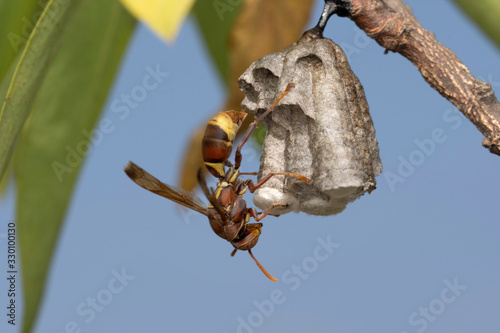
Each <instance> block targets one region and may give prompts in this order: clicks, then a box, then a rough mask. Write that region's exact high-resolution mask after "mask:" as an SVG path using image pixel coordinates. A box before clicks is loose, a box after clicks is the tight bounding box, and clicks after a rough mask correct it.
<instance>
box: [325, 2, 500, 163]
mask: <svg viewBox="0 0 500 333" xmlns="http://www.w3.org/2000/svg"><path fill="white" fill-rule="evenodd" d="M327 7H329V10H330V11H331V7H334V9H335V12H336V13H337V14H338V15H339V16H346V17H349V18H350V19H351V20H353V21H354V22H355V23H356V25H357V26H358V27H359V28H360V29H362V30H364V31H365V32H366V34H367V35H368V36H370V37H371V38H373V39H375V40H376V41H377V43H378V44H379V45H380V46H382V47H384V48H385V49H386V52H388V51H392V52H398V53H400V54H401V55H403V56H404V57H405V58H407V59H408V60H410V61H411V62H412V63H413V64H414V65H415V66H416V67H417V68H418V70H419V71H420V72H421V73H422V76H423V77H424V79H425V80H426V81H427V82H428V83H429V84H430V85H431V86H432V88H434V89H436V90H437V91H438V92H439V93H440V94H441V95H442V96H443V97H445V98H446V99H448V100H449V101H450V102H451V103H452V104H453V105H455V106H456V107H457V108H458V109H459V110H460V111H461V112H462V113H463V114H464V115H465V116H466V117H467V118H468V119H469V120H470V121H471V122H472V123H473V124H474V125H475V126H476V127H477V128H478V130H479V131H480V132H481V133H482V134H483V135H484V136H485V137H486V138H485V139H483V146H484V147H486V148H488V149H489V150H490V152H491V153H493V154H496V155H500V103H499V102H498V99H497V98H496V96H495V93H494V91H493V89H492V88H491V85H490V84H489V83H485V82H482V81H480V80H478V79H476V78H475V77H474V76H473V75H472V74H471V73H470V71H469V69H468V68H467V67H466V66H465V65H464V64H463V63H462V62H461V61H460V60H459V59H458V58H457V56H456V55H455V53H453V52H452V51H451V50H450V49H448V48H446V47H445V46H443V45H442V44H441V43H439V42H438V41H437V40H436V38H435V36H434V34H433V33H431V32H429V31H427V30H425V29H424V28H423V27H422V26H421V25H420V23H419V22H418V20H417V19H416V18H415V16H414V15H413V13H412V11H411V9H410V7H409V6H408V5H406V4H405V3H404V2H403V1H401V0H325V8H327ZM324 25H326V21H325V20H324V17H323V16H322V20H321V19H320V22H319V23H318V26H317V28H320V30H322V29H323V28H324Z"/></svg>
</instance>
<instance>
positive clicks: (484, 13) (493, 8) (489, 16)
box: [455, 0, 500, 46]
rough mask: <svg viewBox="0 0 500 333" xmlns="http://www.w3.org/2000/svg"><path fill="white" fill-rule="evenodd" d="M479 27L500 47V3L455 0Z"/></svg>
mask: <svg viewBox="0 0 500 333" xmlns="http://www.w3.org/2000/svg"><path fill="white" fill-rule="evenodd" d="M455 2H456V3H457V4H458V5H459V6H460V7H461V8H462V10H463V11H464V12H465V13H467V15H469V16H470V17H471V18H472V19H473V20H474V21H475V22H476V23H477V25H478V26H479V27H480V28H481V29H482V30H483V31H484V32H485V33H486V34H487V35H488V36H489V37H490V38H491V39H492V40H493V41H494V42H495V43H496V44H497V46H500V19H499V18H500V1H498V0H475V1H471V0H455Z"/></svg>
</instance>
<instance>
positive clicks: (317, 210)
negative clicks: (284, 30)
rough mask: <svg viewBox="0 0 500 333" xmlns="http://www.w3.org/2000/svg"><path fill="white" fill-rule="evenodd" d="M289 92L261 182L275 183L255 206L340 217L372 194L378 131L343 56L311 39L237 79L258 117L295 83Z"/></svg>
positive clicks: (275, 118) (273, 122) (274, 122)
mask: <svg viewBox="0 0 500 333" xmlns="http://www.w3.org/2000/svg"><path fill="white" fill-rule="evenodd" d="M290 82H294V83H295V88H293V89H292V90H291V91H290V93H289V94H288V95H287V96H285V98H283V99H282V100H281V102H280V103H279V104H278V106H277V107H276V109H275V110H274V111H272V112H271V113H270V114H269V116H267V117H266V118H265V119H264V121H263V125H264V126H266V127H267V134H266V137H265V140H264V145H263V147H262V156H261V164H260V171H259V179H260V178H262V177H263V176H265V175H266V174H268V173H270V172H291V173H296V174H300V175H303V176H306V177H308V178H309V179H311V180H312V185H308V184H306V183H305V182H303V181H300V180H298V179H296V178H293V177H289V176H287V177H284V176H275V177H272V178H271V179H270V180H269V181H268V182H267V183H265V184H264V185H263V186H262V187H261V188H259V189H258V190H257V191H256V192H255V195H254V203H255V205H256V206H257V207H259V208H261V209H265V208H267V207H269V206H271V205H272V204H273V203H276V202H281V203H286V204H288V207H285V208H277V209H276V210H274V211H273V213H274V214H284V213H287V212H290V211H296V212H298V211H303V212H305V213H308V214H313V215H333V214H338V213H340V212H342V211H343V210H344V209H345V207H346V205H347V204H348V203H349V202H352V201H354V200H356V199H357V198H359V197H360V196H362V195H363V194H364V193H365V192H371V191H372V190H374V189H375V185H376V182H375V176H378V175H379V174H380V173H381V172H382V163H381V161H380V157H379V149H378V144H377V139H376V138H375V129H374V127H373V122H372V119H371V117H370V113H369V111H368V104H367V102H366V98H365V94H364V91H363V87H362V86H361V84H360V82H359V80H358V78H357V77H356V75H354V73H353V72H352V70H351V68H350V66H349V64H348V62H347V58H346V56H345V54H344V52H343V51H342V49H341V48H340V47H339V46H338V45H337V44H335V43H334V42H332V41H331V40H330V39H326V38H322V37H319V36H317V35H315V34H314V33H311V32H310V31H309V32H306V33H305V34H304V35H303V36H302V37H301V39H300V40H299V41H298V42H296V43H295V44H293V45H291V46H289V47H288V48H286V49H285V50H283V51H281V52H277V53H273V54H269V55H267V56H264V57H263V58H261V59H259V60H258V61H256V62H254V63H253V64H252V65H251V66H250V67H249V68H248V69H247V70H246V71H245V73H243V75H242V76H241V77H240V79H239V85H240V88H241V89H242V90H243V92H244V93H245V99H244V100H243V102H242V105H243V106H244V107H245V108H247V109H248V111H249V112H251V113H255V114H256V115H258V114H261V113H262V112H264V111H265V110H267V109H268V108H269V107H270V106H271V105H272V103H273V102H274V100H275V99H276V97H277V96H279V95H280V94H281V93H282V92H283V91H284V90H285V88H286V86H287V85H288V84H289V83H290Z"/></svg>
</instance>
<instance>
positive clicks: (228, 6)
mask: <svg viewBox="0 0 500 333" xmlns="http://www.w3.org/2000/svg"><path fill="white" fill-rule="evenodd" d="M242 3H243V0H239V1H234V0H215V1H206V0H199V1H196V3H195V5H194V7H193V11H192V12H193V14H194V17H195V18H196V21H197V22H198V26H199V29H200V32H201V34H202V35H203V38H204V39H205V44H206V45H207V48H208V51H209V52H210V55H211V56H212V59H213V61H214V62H215V65H216V66H217V69H218V71H219V74H220V76H221V78H222V80H223V81H224V83H225V84H226V85H228V82H229V58H228V53H229V44H228V36H229V31H230V30H231V27H232V26H233V23H234V21H235V19H236V17H238V13H239V11H240V9H241V7H242Z"/></svg>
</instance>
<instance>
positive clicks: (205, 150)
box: [125, 83, 311, 281]
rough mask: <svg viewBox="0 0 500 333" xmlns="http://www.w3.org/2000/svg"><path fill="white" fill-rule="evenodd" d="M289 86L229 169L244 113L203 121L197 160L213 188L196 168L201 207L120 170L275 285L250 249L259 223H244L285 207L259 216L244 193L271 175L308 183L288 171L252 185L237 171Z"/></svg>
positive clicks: (134, 168)
mask: <svg viewBox="0 0 500 333" xmlns="http://www.w3.org/2000/svg"><path fill="white" fill-rule="evenodd" d="M294 86H295V85H294V84H293V83H290V84H288V86H287V87H286V89H285V91H284V92H283V93H281V95H280V96H279V97H278V98H277V99H276V100H275V101H274V103H273V104H272V105H271V107H270V108H269V109H268V110H267V111H265V112H264V113H263V114H262V115H261V116H260V117H258V118H257V119H256V120H255V121H254V122H252V123H251V124H250V126H249V127H248V130H247V131H246V133H245V135H244V137H243V139H242V141H241V142H240V143H239V145H238V146H237V148H236V153H235V163H234V165H233V164H232V163H231V162H230V161H229V160H228V159H229V157H230V155H231V151H232V148H233V142H234V139H235V137H236V134H237V132H238V130H239V128H240V126H241V124H242V123H243V121H244V120H245V118H246V117H247V113H244V112H237V111H222V112H220V113H218V114H217V115H216V116H215V117H214V118H213V119H211V120H210V121H209V122H208V124H207V126H206V129H205V133H204V136H203V140H202V155H203V161H204V164H205V167H206V169H207V170H208V172H210V174H212V175H213V176H214V177H216V178H217V179H218V180H217V185H216V187H215V189H213V188H210V189H209V188H208V186H207V183H206V180H205V177H204V175H203V170H202V169H201V168H200V169H199V170H198V175H197V177H198V183H199V184H200V187H201V189H202V191H203V193H204V194H205V196H206V197H207V199H208V201H209V204H208V205H207V206H205V204H204V203H203V202H202V201H201V200H200V199H199V198H198V197H197V196H196V195H195V194H194V193H192V192H188V191H185V190H183V189H181V188H176V187H174V186H170V185H167V184H165V183H163V182H161V181H160V180H158V179H157V178H155V177H154V176H152V175H151V174H149V173H148V172H146V171H145V170H143V169H142V168H140V167H139V166H138V165H136V164H134V163H132V162H129V163H128V164H127V166H126V167H125V173H126V174H127V175H128V176H129V177H130V179H132V180H133V181H134V182H135V183H136V184H138V185H139V186H141V187H143V188H145V189H146V190H149V191H151V192H153V193H156V194H158V195H161V196H163V197H165V198H167V199H170V200H172V201H174V202H176V203H178V204H180V205H183V206H185V207H187V208H190V209H192V210H194V211H196V212H198V213H201V214H203V215H205V216H207V217H208V220H209V222H210V226H211V228H212V230H213V231H214V232H215V233H216V234H217V235H218V236H219V237H221V238H223V239H225V240H227V241H229V242H230V243H231V245H233V247H234V250H233V252H232V253H231V256H234V254H235V253H236V252H237V251H238V250H240V251H248V253H249V254H250V256H251V257H252V259H253V260H254V261H255V263H256V264H257V266H258V267H259V268H260V269H261V271H262V272H263V273H264V274H265V275H266V276H267V277H268V278H269V279H271V280H272V281H277V279H276V278H274V277H273V276H272V275H270V274H269V273H268V272H267V271H266V270H265V269H264V267H262V265H261V264H260V263H259V262H258V261H257V259H256V258H255V257H254V256H253V254H252V251H251V249H252V248H253V247H254V246H255V245H256V244H257V242H258V239H259V236H260V234H261V229H262V223H249V221H250V218H251V217H253V218H254V220H255V221H256V222H259V221H261V220H262V219H263V218H264V217H266V216H267V215H268V214H269V213H270V211H271V210H272V209H273V208H276V207H286V206H287V204H284V203H275V204H273V205H271V207H269V208H267V209H265V210H264V211H263V212H257V210H256V209H255V208H248V207H247V206H246V201H245V199H244V198H243V194H244V193H245V192H246V191H247V190H248V191H250V193H253V192H254V191H255V190H256V189H257V188H259V187H260V186H262V185H263V184H265V183H266V182H267V181H268V180H269V179H270V178H271V177H273V176H276V175H285V176H292V177H295V178H298V179H301V180H303V181H305V182H307V183H311V181H310V180H309V179H308V178H306V177H304V176H301V175H297V174H293V173H288V172H273V173H270V174H268V175H266V176H264V177H262V179H261V180H260V181H259V182H257V183H254V182H253V181H252V180H251V179H247V180H242V179H240V178H239V177H240V175H256V174H257V173H256V172H249V173H242V172H240V170H239V168H240V165H241V160H242V154H241V149H242V148H243V145H244V144H245V143H246V142H247V141H248V139H249V138H250V136H251V135H252V133H253V132H254V130H255V128H256V127H257V125H258V124H259V122H261V121H262V119H264V117H266V116H267V115H268V114H269V113H270V112H271V111H272V110H273V109H274V108H275V107H276V105H277V104H278V103H279V101H280V100H281V99H283V97H285V95H286V94H288V92H289V91H290V89H292V88H293V87H294Z"/></svg>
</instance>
